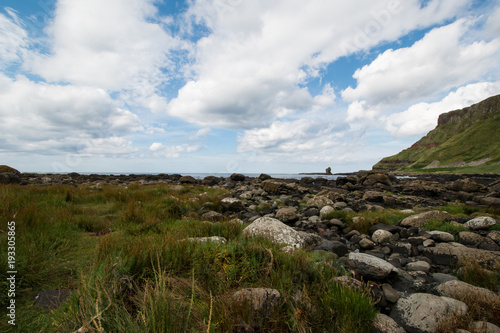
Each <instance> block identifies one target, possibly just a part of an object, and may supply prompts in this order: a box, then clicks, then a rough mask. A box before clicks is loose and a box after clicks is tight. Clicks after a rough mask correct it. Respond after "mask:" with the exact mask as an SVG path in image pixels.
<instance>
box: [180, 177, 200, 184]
mask: <svg viewBox="0 0 500 333" xmlns="http://www.w3.org/2000/svg"><path fill="white" fill-rule="evenodd" d="M179 183H181V184H196V179H194V178H193V177H191V176H182V177H181V178H180V179H179Z"/></svg>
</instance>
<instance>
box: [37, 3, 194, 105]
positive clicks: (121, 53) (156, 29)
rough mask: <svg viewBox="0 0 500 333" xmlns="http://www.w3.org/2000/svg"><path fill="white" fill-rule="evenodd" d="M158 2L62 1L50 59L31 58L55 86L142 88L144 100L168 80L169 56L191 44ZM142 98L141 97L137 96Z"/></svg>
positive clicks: (51, 27)
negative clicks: (169, 26)
mask: <svg viewBox="0 0 500 333" xmlns="http://www.w3.org/2000/svg"><path fill="white" fill-rule="evenodd" d="M154 2H155V1H154V0H146V1H144V0H105V1H102V0H86V1H79V0H60V1H58V2H57V5H56V12H55V17H54V19H53V21H52V23H51V24H50V25H49V27H48V28H47V29H46V31H47V33H48V35H49V37H50V39H51V40H52V43H51V46H52V47H51V52H50V54H48V55H36V56H34V57H33V58H32V59H31V67H32V69H33V70H34V71H35V72H36V73H38V74H40V75H41V76H43V77H44V78H45V79H47V80H48V81H52V82H69V83H72V84H78V85H86V86H97V87H99V88H104V89H108V90H112V91H119V90H122V89H136V90H139V91H136V92H135V94H136V95H139V96H140V97H141V98H143V99H147V98H149V97H150V96H151V95H153V94H154V88H155V87H156V86H158V85H159V84H161V83H162V82H164V81H165V80H167V79H168V77H167V76H166V75H165V74H164V73H163V70H165V69H168V67H171V66H173V64H172V63H171V62H170V60H169V58H168V52H169V51H171V50H173V49H179V48H181V47H183V46H182V45H185V44H187V43H183V42H181V41H180V40H178V39H175V38H173V37H172V36H171V35H169V34H168V33H167V32H166V31H165V29H164V26H163V24H162V23H161V22H160V21H159V20H160V19H161V18H160V17H159V16H158V13H157V8H156V7H155V6H154ZM136 97H137V96H136Z"/></svg>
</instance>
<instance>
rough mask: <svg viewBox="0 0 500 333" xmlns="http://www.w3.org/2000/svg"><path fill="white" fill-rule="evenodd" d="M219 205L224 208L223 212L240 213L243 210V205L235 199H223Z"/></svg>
mask: <svg viewBox="0 0 500 333" xmlns="http://www.w3.org/2000/svg"><path fill="white" fill-rule="evenodd" d="M220 203H221V205H222V207H223V208H224V211H229V212H241V211H242V210H245V204H244V203H243V202H242V201H241V200H239V199H236V198H224V199H222V200H221V202H220Z"/></svg>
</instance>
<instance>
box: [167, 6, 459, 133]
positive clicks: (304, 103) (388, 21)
mask: <svg viewBox="0 0 500 333" xmlns="http://www.w3.org/2000/svg"><path fill="white" fill-rule="evenodd" d="M467 3H469V1H468V0H460V1H451V0H434V1H430V2H429V4H428V5H427V6H426V7H424V8H421V4H420V1H417V0H411V1H405V2H401V1H385V0H379V1H370V2H368V3H367V2H365V1H344V2H338V1H322V2H315V1H302V0H286V1H284V0H266V1H263V0H262V1H238V2H237V3H236V4H235V5H234V6H228V5H226V4H227V3H226V2H224V1H220V0H214V1H204V0H198V1H195V2H194V4H193V6H192V7H191V8H190V10H189V12H188V14H187V16H188V17H192V18H193V21H195V22H196V23H198V24H200V23H204V24H206V25H207V26H208V28H209V29H210V30H211V33H210V34H209V35H208V36H206V37H204V38H202V39H201V40H199V41H198V43H197V45H196V53H195V58H196V62H195V63H194V64H193V65H192V66H191V68H190V71H189V72H192V73H194V74H193V76H192V77H191V78H190V79H189V80H188V82H187V83H186V84H185V85H184V87H182V88H181V89H180V91H179V93H178V96H177V97H176V98H174V99H173V100H172V101H170V102H169V105H168V108H167V112H168V114H170V115H173V116H177V117H180V118H182V119H184V120H186V121H189V122H193V123H197V124H199V125H202V126H217V127H226V128H237V129H250V128H253V127H266V126H268V125H269V124H270V123H272V122H273V121H275V120H277V119H279V118H282V117H284V116H287V115H291V114H293V113H294V112H298V111H308V110H312V109H316V108H318V107H321V106H323V105H324V103H325V102H327V103H330V101H326V100H325V98H315V97H316V96H312V95H311V93H310V92H309V91H308V90H307V89H306V88H303V84H305V83H307V80H308V79H310V78H311V77H316V76H318V75H319V72H320V70H321V69H322V68H323V67H324V66H326V65H327V64H328V63H330V62H332V61H335V60H336V59H338V58H339V57H341V56H343V55H347V54H349V53H352V52H357V51H359V50H361V49H364V50H367V49H369V48H370V47H373V46H375V45H377V44H378V43H380V42H381V41H385V40H394V39H396V38H398V37H400V36H401V35H402V34H404V33H406V32H408V31H410V30H411V29H414V28H416V27H425V26H428V25H430V24H434V23H437V22H440V21H442V20H443V19H446V18H450V17H453V16H454V15H455V14H456V13H458V12H459V11H460V10H461V9H463V7H464V5H465V4H467ZM373 27H375V28H376V29H375V30H376V31H375V30H373V31H372V30H371V29H372V28H373ZM359 31H361V32H362V33H363V34H365V35H366V34H367V33H368V34H369V36H366V41H365V43H364V45H362V47H358V46H356V39H357V36H358V34H359ZM350 45H351V46H352V45H354V47H351V46H350Z"/></svg>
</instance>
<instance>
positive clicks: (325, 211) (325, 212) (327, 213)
mask: <svg viewBox="0 0 500 333" xmlns="http://www.w3.org/2000/svg"><path fill="white" fill-rule="evenodd" d="M334 212H335V208H333V207H332V206H324V207H323V208H321V210H320V211H319V217H320V218H321V219H322V220H324V219H326V218H328V217H331V215H332V213H334Z"/></svg>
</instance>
